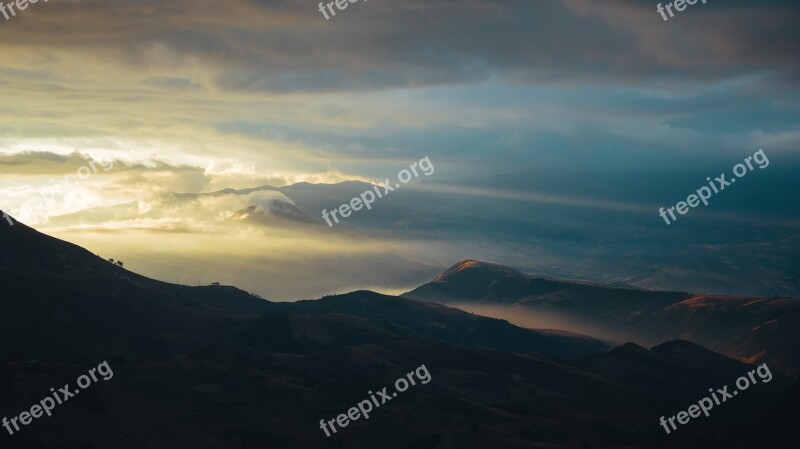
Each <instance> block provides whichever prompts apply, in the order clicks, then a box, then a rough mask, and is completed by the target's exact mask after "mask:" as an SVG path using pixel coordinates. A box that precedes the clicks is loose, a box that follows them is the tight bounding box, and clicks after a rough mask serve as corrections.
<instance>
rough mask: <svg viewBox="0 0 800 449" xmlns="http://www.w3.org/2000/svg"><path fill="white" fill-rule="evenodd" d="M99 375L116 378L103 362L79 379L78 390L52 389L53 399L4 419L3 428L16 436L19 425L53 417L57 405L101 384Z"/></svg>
mask: <svg viewBox="0 0 800 449" xmlns="http://www.w3.org/2000/svg"><path fill="white" fill-rule="evenodd" d="M97 374H99V375H100V376H102V378H103V380H109V379H111V378H112V377H114V372H113V371H111V367H110V366H108V362H103V363H101V364H99V365H97V367H96V368H92V369H90V370H89V374H83V375H81V376H80V377H78V380H77V383H78V388H76V389H74V390H72V389H70V387H69V384H66V385H64V386H63V387H61V388H59V389H58V391H56V389H55V388H51V389H50V392H51V393H53V395H52V397H50V396H47V397H45V398H44V399H42V400H41V401H39V403H38V404H36V405H34V406H33V407H31V410H30V412H28V411H24V412H22V413H20V414H19V415H17V416H15V417H13V418H11V419H8V418H6V417H3V427H5V428H6V430H7V431H8V434H9V435H14V432H19V430H20V427H19V424H22V425H23V426H27V425H28V424H30V423H31V422H33V420H34V419H36V418H41V417H42V415H47V416H53V413H52V412H53V409H54V408H56V405H60V404H63V403H65V402H67V401H68V400H69V399H70V398H72V397H75V396H77V395H78V394H80V392H81V390H85V389H87V388H89V387H90V386H91V385H92V384H93V383H96V382H99V379H98V377H97ZM18 422H19V423H18ZM12 427H13V430H12Z"/></svg>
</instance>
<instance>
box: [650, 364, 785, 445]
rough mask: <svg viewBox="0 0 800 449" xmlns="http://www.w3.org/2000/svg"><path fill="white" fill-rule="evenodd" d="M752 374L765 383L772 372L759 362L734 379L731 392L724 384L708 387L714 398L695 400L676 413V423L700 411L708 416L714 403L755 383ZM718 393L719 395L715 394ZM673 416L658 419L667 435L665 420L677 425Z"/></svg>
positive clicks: (674, 426)
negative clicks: (716, 387) (715, 388)
mask: <svg viewBox="0 0 800 449" xmlns="http://www.w3.org/2000/svg"><path fill="white" fill-rule="evenodd" d="M753 374H758V377H759V378H760V379H761V383H762V384H765V383H767V382H769V381H771V380H772V373H771V372H770V371H769V367H768V366H767V364H766V363H763V364H761V365H760V366H758V368H756V369H754V370H751V371H749V372H748V373H747V375H746V376H742V377H740V378H738V379H736V388H738V390H735V391H733V392H730V393H729V392H728V386H727V385H725V386H724V387H722V388H718V389H717V391H716V392H715V391H714V389H713V388H709V389H708V392H709V393H711V398H714V400H713V401H712V400H711V398H710V397H708V396H706V397H704V398H703V399H700V400H699V401H697V404H692V405H691V406H689V409H688V412H686V411H681V412H679V413H678V415H677V419H678V424H686V423H688V422H689V420H690V419H692V418H697V417H699V416H700V413H701V411H702V413H703V414H704V415H706V418H708V416H709V413H708V412H710V411H711V409H712V408H714V404H716V405H720V404H722V403H723V402H725V401H727V400H728V399H733V397H734V396H737V395H738V394H739V392H740V391H744V390H747V389H748V388H749V387H750V385H755V384H756V376H754V375H753ZM717 393H719V396H717ZM675 418H676V417H675V416H670V417H669V419H664V417H663V416H662V417H661V419H660V421H659V422H660V423H661V426H663V427H664V431H666V432H667V435H669V433H670V432H671V431H670V430H669V427H668V426H667V422H669V424H670V426H672V430H678V427H677V426H676V425H675Z"/></svg>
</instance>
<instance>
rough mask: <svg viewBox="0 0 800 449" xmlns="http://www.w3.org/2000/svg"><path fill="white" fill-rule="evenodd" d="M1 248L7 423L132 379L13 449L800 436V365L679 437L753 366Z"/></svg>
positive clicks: (4, 235)
mask: <svg viewBox="0 0 800 449" xmlns="http://www.w3.org/2000/svg"><path fill="white" fill-rule="evenodd" d="M0 244H2V248H3V250H2V252H0V282H2V289H0V342H2V343H0V417H2V416H5V417H7V418H9V419H10V418H12V417H14V416H17V415H18V414H19V413H20V412H22V411H25V410H29V409H30V408H31V406H32V405H34V404H36V403H38V402H39V401H40V400H41V399H42V398H44V397H45V396H47V395H49V394H50V388H59V387H61V386H63V385H65V384H70V385H74V384H75V380H76V378H77V377H78V376H80V375H82V374H85V373H86V372H87V371H88V370H89V369H91V368H93V367H95V366H97V365H98V364H99V363H101V362H103V361H107V362H108V364H109V365H110V367H111V368H112V369H113V373H114V375H113V377H112V378H110V379H109V380H106V381H103V380H101V381H99V382H98V383H96V384H93V385H91V386H90V387H88V388H87V389H84V390H82V391H81V394H80V395H76V396H75V397H73V398H71V399H69V401H68V402H66V403H64V404H62V405H59V406H57V407H56V408H55V409H54V410H53V416H52V417H46V416H44V417H42V418H39V419H35V420H34V421H33V423H31V424H30V425H28V426H25V427H23V428H22V429H21V430H20V431H19V432H17V433H15V434H14V435H9V434H8V432H6V431H5V429H2V428H0V431H2V432H0V435H2V436H0V447H3V448H26V449H27V448H31V449H35V448H64V449H67V448H69V449H81V448H87V449H88V448H98V449H100V448H102V449H107V448H153V449H156V448H158V449H162V448H163V449H172V448H175V449H177V448H193V449H194V448H226V449H236V448H320V447H344V448H368V447H380V448H389V449H391V448H416V449H425V448H430V449H449V448H458V449H460V448H486V447H493V448H494V447H496V448H599V447H604V448H657V447H664V448H666V447H682V448H737V447H742V448H744V447H747V448H750V447H781V448H785V447H796V444H797V442H798V437H797V435H796V432H795V431H794V430H793V429H796V428H797V427H798V426H797V425H798V423H800V410H798V404H800V402H799V401H798V400H800V391H799V389H798V384H797V383H796V380H793V379H792V377H791V373H792V372H793V369H794V368H793V366H792V363H791V361H786V360H784V363H783V364H782V369H781V370H780V372H779V370H777V369H775V370H773V371H772V372H773V374H774V379H773V380H772V381H771V382H769V383H759V384H757V385H755V386H752V387H750V389H749V390H748V391H747V392H746V393H743V394H741V395H739V396H738V397H736V398H735V399H733V400H729V401H728V402H726V403H724V404H721V405H719V406H718V407H715V408H714V410H713V411H712V414H711V417H710V418H698V419H694V420H692V421H690V422H689V424H687V425H684V426H681V427H679V428H678V430H677V431H674V432H672V434H670V435H667V434H666V433H665V432H664V430H663V428H662V427H661V426H660V425H659V423H658V419H659V417H660V416H662V415H667V416H670V415H674V414H676V413H677V412H679V411H681V410H686V409H687V408H688V407H689V406H690V405H692V404H693V403H696V402H697V401H698V400H700V399H701V398H702V397H704V396H706V395H708V389H709V388H711V387H714V388H718V387H721V386H723V385H726V384H731V385H732V384H733V382H734V381H735V380H736V378H737V377H739V376H741V375H743V374H745V373H746V372H747V371H748V370H749V369H752V368H751V367H748V365H746V364H744V363H742V362H741V361H737V360H734V359H731V358H728V357H725V356H723V355H720V354H717V353H714V352H711V351H709V350H707V349H704V348H703V347H701V346H698V345H696V344H694V343H690V342H687V341H683V340H671V341H668V342H664V343H661V342H659V343H661V344H659V345H657V346H655V347H653V348H652V349H649V350H648V349H645V348H643V347H641V346H637V345H635V344H625V345H622V346H619V347H617V348H615V349H613V350H610V351H608V350H607V347H606V345H605V344H604V343H603V342H600V341H598V340H595V339H592V338H590V337H584V336H581V335H576V334H568V333H557V332H540V331H535V330H528V329H522V328H519V327H516V326H513V325H511V324H509V323H508V322H505V321H502V320H497V319H491V318H484V317H480V316H476V315H472V314H469V313H465V312H461V311H459V310H456V309H452V308H448V307H445V306H442V305H438V304H432V303H428V302H423V301H417V300H412V299H408V298H398V297H391V296H385V295H379V294H376V293H372V292H354V293H350V294H346V295H338V296H331V297H325V298H322V299H319V300H316V301H300V302H297V303H272V302H269V301H265V300H262V299H259V298H257V297H254V296H252V295H250V294H248V293H246V292H243V291H241V290H238V289H235V288H233V287H224V286H212V287H187V286H179V285H173V284H167V283H162V282H158V281H154V280H151V279H147V278H144V277H141V276H138V275H136V274H134V273H131V272H129V271H126V270H124V269H123V268H120V267H117V266H115V265H112V264H110V263H108V262H106V261H105V260H103V259H101V258H99V257H97V256H95V255H93V254H91V253H89V252H87V251H85V250H83V249H81V248H79V247H76V246H74V245H71V244H68V243H65V242H62V241H59V240H56V239H53V238H50V237H48V236H45V235H42V234H39V233H38V232H36V231H34V230H32V229H30V228H27V227H25V226H24V225H22V224H19V223H18V224H16V225H15V226H13V227H7V226H0ZM418 293H419V292H418ZM690 297H691V296H690V295H684V294H679V293H663V294H661V293H660V294H648V292H637V293H636V294H630V293H623V294H622V295H621V296H619V297H614V295H612V297H610V298H608V300H609V301H611V303H613V304H614V305H615V306H614V307H618V306H619V304H620V303H624V304H627V305H625V307H628V305H630V304H631V303H634V302H636V301H639V302H648V301H653V302H654V303H657V304H658V307H655V306H653V307H652V309H653V310H652V311H650V308H648V310H649V311H650V312H648V313H649V314H650V315H653V316H655V315H657V314H658V313H662V312H659V311H663V310H664V309H665V308H667V307H670V305H674V304H681V302H682V301H685V300H687V299H689V298H690ZM421 299H429V298H421ZM662 302H663V303H664V304H662ZM648 304H649V302H648ZM594 307H596V308H598V309H603V308H604V306H603V305H602V304H595V305H594ZM648 307H649V306H648ZM608 308H611V305H609V306H608ZM704 310H706V309H704ZM663 313H666V312H663ZM707 313H711V312H708V311H707ZM712 315H713V313H712ZM712 318H713V317H712ZM712 318H709V319H708V320H711V321H713V319H712ZM714 319H715V318H714ZM708 320H705V321H699V323H700V324H702V323H705V322H708ZM687 326H688V324H687ZM695 331H696V332H701V329H695ZM774 341H780V340H770V339H768V338H764V339H763V340H762V341H761V342H760V343H759V344H761V345H763V346H764V347H765V348H766V349H765V351H766V352H765V354H764V355H762V357H763V360H773V359H771V358H769V357H770V356H771V354H773V351H774V353H776V354H783V353H786V352H787V351H789V349H787V348H779V347H773V346H772V345H773V344H777V343H773V342H774ZM781 344H784V345H785V342H781ZM790 349H791V348H790ZM781 351H783V352H781ZM789 353H790V352H789ZM423 364H424V365H425V366H426V368H427V370H428V371H429V372H430V375H431V381H430V383H427V384H424V385H423V384H418V385H416V386H413V387H411V388H409V389H408V390H407V391H406V392H404V393H403V394H401V395H399V396H398V397H396V398H393V399H392V400H391V401H390V402H388V403H386V404H384V405H382V406H381V407H380V408H377V409H376V410H374V411H373V413H372V415H371V416H370V418H369V419H368V420H365V419H360V420H358V421H355V422H353V423H351V424H350V425H349V426H348V427H346V428H344V429H340V430H339V431H338V432H337V433H336V434H335V435H333V436H331V437H326V436H325V434H324V433H323V431H322V430H320V427H319V421H320V419H326V420H330V419H335V418H336V416H337V415H339V414H341V413H347V411H348V409H349V408H350V407H353V406H355V405H356V404H357V403H358V402H360V401H362V400H363V399H365V398H367V397H368V391H373V392H374V391H379V390H381V389H382V388H383V387H389V390H390V391H391V390H392V388H393V384H394V381H395V379H397V378H399V377H403V376H404V375H405V374H406V373H408V372H410V371H412V370H414V369H415V368H417V367H419V366H420V365H423ZM781 373H783V374H781Z"/></svg>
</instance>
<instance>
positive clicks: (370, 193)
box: [322, 156, 435, 227]
mask: <svg viewBox="0 0 800 449" xmlns="http://www.w3.org/2000/svg"><path fill="white" fill-rule="evenodd" d="M417 167H419V168H420V170H422V173H423V174H424V175H425V176H430V175H432V174H433V172H434V170H435V168H434V166H433V164H432V163H431V160H430V159H429V158H428V156H425V157H424V158H422V159H420V160H419V162H414V163H413V164H411V165H410V166H409V167H408V168H409V170H410V171H409V170H400V172H399V173H398V174H397V179H398V180H399V181H400V183H402V184H407V183H408V182H410V181H411V180H412V179H414V178H418V177H419V172H418V171H417ZM412 173H413V175H412ZM400 183H394V187H392V183H391V182H390V181H389V178H386V181H384V182H383V185H376V186H374V187H373V189H372V190H367V191H366V192H364V193H362V194H361V195H359V196H358V197H356V198H353V199H352V200H350V202H349V203H344V204H342V205H341V206H339V208H338V209H334V210H332V211H330V215H329V214H328V209H322V218H323V219H324V220H325V222H327V223H328V226H329V227H331V226H333V223H332V222H331V218H333V220H334V221H335V222H336V223H339V217H337V216H336V214H337V213H338V214H339V215H340V216H341V217H342V218H343V219H344V218H347V217H349V216H350V214H352V213H353V211H356V212H357V211H360V210H361V209H362V208H364V207H366V208H367V210H369V209H372V203H374V202H375V200H376V199H378V198H383V197H384V196H386V195H388V194H389V193H391V192H394V191H395V190H397V189H399V188H400ZM381 189H383V193H381Z"/></svg>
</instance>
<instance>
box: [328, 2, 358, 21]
mask: <svg viewBox="0 0 800 449" xmlns="http://www.w3.org/2000/svg"><path fill="white" fill-rule="evenodd" d="M357 1H358V0H336V1H333V2H329V3H328V4H327V5H326V4H325V3H323V2H319V12H321V13H322V15H323V16H325V20H330V18H331V17H335V16H336V11H334V9H333V5H336V9H338V10H339V11H344V10H345V9H347V7H348V6H350V3H355V2H357ZM364 1H365V2H366V1H367V0H364ZM326 6H327V9H328V10H327V11H326V10H325V7H326ZM328 11H330V13H331V15H330V16H328Z"/></svg>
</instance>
